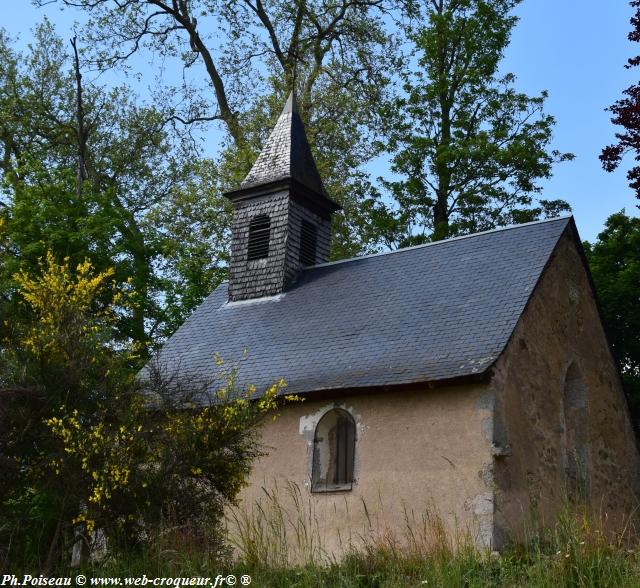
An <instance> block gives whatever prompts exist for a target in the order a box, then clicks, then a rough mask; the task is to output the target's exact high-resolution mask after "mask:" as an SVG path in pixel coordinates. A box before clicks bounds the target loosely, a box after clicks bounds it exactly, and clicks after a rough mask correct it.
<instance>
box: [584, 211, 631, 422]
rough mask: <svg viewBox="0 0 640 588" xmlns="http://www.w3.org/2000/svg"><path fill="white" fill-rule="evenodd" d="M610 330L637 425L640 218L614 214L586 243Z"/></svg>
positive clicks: (614, 351)
mask: <svg viewBox="0 0 640 588" xmlns="http://www.w3.org/2000/svg"><path fill="white" fill-rule="evenodd" d="M584 246H585V253H586V255H587V259H588V260H589V267H590V268H591V274H592V276H593V281H594V284H595V287H596V292H597V295H598V300H599V302H600V308H601V310H602V314H603V319H604V323H605V326H606V329H607V334H608V336H609V340H610V342H611V346H612V349H613V353H614V356H615V358H616V361H617V362H618V365H619V366H620V368H621V370H622V377H623V382H624V386H625V392H626V394H627V398H628V399H629V403H630V406H631V409H632V412H633V415H634V423H635V425H636V427H637V426H638V417H639V416H640V294H639V293H640V218H636V217H631V216H627V215H626V214H625V211H624V210H622V211H621V212H618V213H616V214H613V215H611V216H610V217H609V218H608V219H607V222H606V224H605V228H604V230H603V231H602V232H601V233H600V234H599V235H598V240H597V241H596V242H595V243H593V244H590V243H585V244H584Z"/></svg>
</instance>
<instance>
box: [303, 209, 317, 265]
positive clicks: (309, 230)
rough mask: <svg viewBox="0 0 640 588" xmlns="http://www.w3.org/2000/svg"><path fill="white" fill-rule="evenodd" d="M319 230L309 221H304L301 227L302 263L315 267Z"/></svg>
mask: <svg viewBox="0 0 640 588" xmlns="http://www.w3.org/2000/svg"><path fill="white" fill-rule="evenodd" d="M317 240H318V229H316V226H315V225H313V224H311V223H310V222H309V221H306V220H303V221H302V226H301V227H300V263H301V264H302V265H314V264H315V263H316V242H317Z"/></svg>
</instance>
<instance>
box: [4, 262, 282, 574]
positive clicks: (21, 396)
mask: <svg viewBox="0 0 640 588" xmlns="http://www.w3.org/2000/svg"><path fill="white" fill-rule="evenodd" d="M113 276H114V271H113V270H106V271H104V272H100V273H96V272H95V271H94V270H93V268H92V267H91V264H90V263H89V262H88V261H85V262H83V263H82V264H79V265H78V266H77V267H76V268H75V269H74V268H72V267H71V266H70V265H69V262H68V261H64V262H63V263H61V264H58V263H57V262H56V261H55V258H54V256H53V255H52V254H48V255H47V258H46V260H44V261H42V262H41V266H40V271H39V272H38V273H37V274H36V275H29V274H27V273H25V272H21V273H19V274H17V275H15V276H14V280H15V282H16V284H17V288H18V295H19V297H20V300H21V305H22V307H23V312H22V313H21V315H19V316H18V317H16V318H15V319H14V320H12V321H10V323H9V325H8V329H7V330H8V335H7V336H6V337H5V338H4V340H3V341H2V344H1V346H0V460H1V461H2V466H3V469H4V470H5V471H6V472H10V474H11V475H9V476H2V478H1V479H0V520H1V521H2V524H0V539H1V540H0V545H2V548H1V549H0V565H1V566H2V568H3V569H7V568H10V569H15V568H16V567H18V566H22V567H23V568H24V569H27V568H28V567H29V566H32V567H31V569H40V570H50V569H52V568H53V567H55V566H59V565H64V563H65V562H66V561H69V558H70V549H71V547H72V546H73V545H74V544H75V543H77V542H78V541H81V542H82V544H83V545H84V551H85V553H88V552H89V551H91V550H92V549H94V548H95V547H96V546H97V545H99V544H100V543H101V542H102V543H103V544H106V546H107V547H108V548H109V549H110V551H111V553H118V552H120V551H127V552H130V551H131V550H132V549H141V548H143V547H144V545H145V544H146V543H148V542H149V541H153V540H156V539H157V538H158V536H159V535H160V534H161V532H162V530H163V529H165V528H166V527H168V526H171V527H174V528H177V529H188V530H189V532H190V533H191V534H192V535H193V536H195V537H198V538H199V540H200V544H201V545H207V546H208V549H210V550H213V551H214V552H215V551H216V550H219V549H221V545H222V535H221V531H220V524H221V516H222V512H223V507H224V505H225V504H228V503H230V502H232V501H233V500H234V498H235V496H236V494H237V493H238V491H239V490H240V488H241V487H242V485H243V484H244V480H245V477H246V475H247V473H248V471H249V468H250V466H251V462H252V460H253V459H254V458H255V457H256V456H257V455H259V454H260V448H259V443H258V437H257V430H258V429H257V428H258V425H259V424H260V422H261V420H262V419H263V417H264V415H266V414H267V413H273V411H274V410H275V409H276V407H277V404H278V402H277V400H276V399H277V396H278V393H279V391H280V390H281V389H282V387H283V386H284V382H279V383H276V384H274V385H273V386H271V387H270V388H269V389H268V390H265V391H263V392H264V393H263V394H261V397H260V400H257V401H250V400H249V398H250V396H252V395H254V394H255V393H256V390H255V388H248V389H247V390H237V389H236V387H235V372H234V370H233V369H232V368H231V369H224V367H223V361H222V360H221V359H219V358H218V359H216V358H214V357H212V358H211V363H212V365H211V371H212V373H217V374H218V378H219V379H218V380H217V381H198V382H196V381H194V380H193V379H191V380H185V379H183V378H178V377H177V376H176V375H175V374H166V373H163V371H162V370H161V369H159V368H158V369H154V368H153V367H150V368H149V369H148V370H147V372H146V376H145V378H144V387H143V388H141V387H140V384H139V382H138V380H137V379H136V378H135V372H134V371H133V370H131V368H130V366H131V365H132V364H135V363H136V358H135V351H134V350H131V349H127V348H124V347H122V346H120V345H115V344H114V342H113V338H112V335H113V332H114V328H115V326H116V324H117V320H118V316H117V310H118V309H120V308H122V307H126V306H127V305H128V304H129V301H130V300H135V292H133V291H132V290H131V289H130V287H129V288H128V289H127V290H125V291H123V290H122V289H121V288H119V287H118V285H117V284H116V283H115V282H114V280H113ZM216 363H217V367H216ZM289 399H290V398H289ZM98 529H99V530H100V535H96V534H95V533H94V531H96V530H98Z"/></svg>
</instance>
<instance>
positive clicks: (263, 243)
mask: <svg viewBox="0 0 640 588" xmlns="http://www.w3.org/2000/svg"><path fill="white" fill-rule="evenodd" d="M270 229H271V221H270V220H269V217H268V216H267V215H266V214H261V215H258V216H254V217H253V218H252V219H251V222H250V223H249V245H248V247H247V259H249V260H251V259H262V258H263V257H268V256H269V233H270Z"/></svg>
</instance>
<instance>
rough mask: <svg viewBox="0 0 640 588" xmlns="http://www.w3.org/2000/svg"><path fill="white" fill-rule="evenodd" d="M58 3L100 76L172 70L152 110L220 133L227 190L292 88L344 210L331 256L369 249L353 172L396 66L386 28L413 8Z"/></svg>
mask: <svg viewBox="0 0 640 588" xmlns="http://www.w3.org/2000/svg"><path fill="white" fill-rule="evenodd" d="M46 2H47V3H48V0H46ZM58 2H60V3H61V4H63V5H65V6H68V7H77V8H80V9H82V10H83V11H85V13H86V14H87V15H88V24H87V28H86V30H87V34H88V40H89V43H88V45H89V46H90V47H91V56H90V58H91V59H92V60H93V62H94V63H96V64H97V66H98V67H99V68H103V69H105V68H111V67H124V68H131V67H132V60H131V57H132V56H133V55H135V54H138V53H143V52H148V53H147V54H150V55H151V56H152V57H155V58H157V57H158V56H161V57H162V59H161V60H158V59H154V61H155V62H158V61H162V62H163V63H170V64H171V65H169V66H167V67H175V70H176V71H177V69H178V68H179V67H182V70H183V75H182V81H181V82H180V84H178V86H177V87H171V86H170V85H169V84H167V83H165V84H164V85H163V88H162V91H161V92H159V96H158V100H160V101H162V103H163V104H165V105H166V106H167V108H169V109H170V110H171V111H172V114H171V120H172V122H174V123H175V124H176V125H177V130H178V129H179V128H180V127H181V125H182V124H184V123H187V124H189V125H193V124H196V125H197V124H207V123H218V124H217V128H218V129H222V130H223V132H224V134H225V139H224V144H225V146H227V147H228V149H226V150H225V151H224V153H223V160H222V161H220V162H218V163H221V164H223V165H224V166H226V167H230V168H232V170H233V172H234V173H233V174H232V175H231V176H230V177H227V179H233V180H234V181H237V180H238V178H241V177H242V176H243V175H244V174H246V173H247V171H248V169H249V166H250V164H251V163H252V162H253V160H254V159H255V156H256V155H257V152H258V150H259V146H260V144H261V143H262V142H263V141H264V139H265V138H266V136H265V133H266V132H268V130H269V129H270V128H271V126H272V124H273V122H274V120H275V117H276V116H277V114H278V111H279V110H280V109H281V107H282V104H283V103H284V100H285V98H286V95H287V94H288V93H289V91H290V90H292V89H293V88H296V90H297V94H298V100H299V104H300V110H301V114H302V116H303V118H304V119H305V122H306V123H307V124H308V127H309V131H310V132H309V137H310V141H311V144H312V148H313V150H314V153H315V155H316V158H317V160H318V164H319V168H320V171H321V173H323V177H324V178H326V179H327V182H326V184H327V188H328V191H329V193H330V194H331V196H332V197H333V198H335V199H336V200H338V201H339V202H340V203H342V204H344V208H345V211H344V213H343V214H342V215H339V216H338V217H337V221H336V234H337V237H338V239H337V240H336V251H335V252H334V255H341V254H350V253H356V252H358V251H360V250H363V249H364V250H366V248H367V246H368V245H371V246H375V243H370V242H369V240H370V238H371V235H370V234H368V232H367V231H362V230H360V229H362V228H363V227H364V226H365V225H366V221H363V220H362V219H361V218H360V217H359V211H360V209H361V208H362V207H361V206H358V205H356V202H359V201H360V200H365V199H366V198H367V196H365V192H363V190H362V185H363V177H362V173H356V172H358V171H360V172H361V167H362V165H363V164H364V163H366V162H367V161H368V160H370V159H371V158H372V157H373V156H374V155H375V153H376V150H375V149H374V144H373V139H374V138H375V137H376V136H377V134H378V133H379V131H380V128H381V126H380V125H381V121H380V118H379V116H378V108H377V105H378V103H379V102H380V100H381V98H382V97H384V96H385V93H386V89H387V87H388V81H389V77H390V73H389V72H393V71H395V69H396V66H397V50H396V41H394V40H393V38H392V36H391V35H390V34H389V31H388V28H389V27H388V25H387V24H386V22H385V19H386V20H387V21H389V20H390V19H389V18H388V16H389V15H390V16H392V17H394V16H397V15H398V14H399V12H398V11H399V10H400V8H401V7H403V6H404V5H410V4H412V3H411V2H408V1H407V0H338V1H335V0H294V1H291V0H275V1H272V2H269V3H266V2H263V1H261V0H241V1H238V2H228V1H222V0H170V1H168V0H167V1H165V0H128V1H127V2H119V1H115V0H58ZM37 3H40V4H44V3H45V0H37ZM394 11H395V12H394ZM202 74H204V75H202ZM202 80H205V81H206V83H205V84H203V83H202ZM265 96H269V97H270V98H268V99H265V98H264V97H265ZM274 96H275V99H273V98H271V97H274ZM208 128H209V127H208ZM351 178H355V181H352V180H351ZM223 187H224V188H230V187H232V186H231V185H228V184H223ZM369 197H370V196H369Z"/></svg>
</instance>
